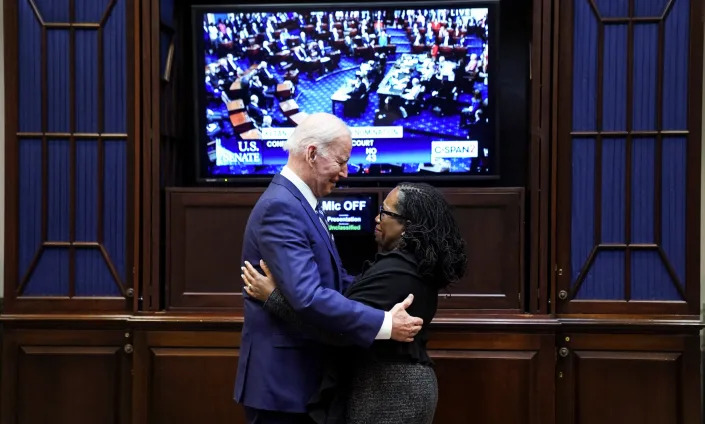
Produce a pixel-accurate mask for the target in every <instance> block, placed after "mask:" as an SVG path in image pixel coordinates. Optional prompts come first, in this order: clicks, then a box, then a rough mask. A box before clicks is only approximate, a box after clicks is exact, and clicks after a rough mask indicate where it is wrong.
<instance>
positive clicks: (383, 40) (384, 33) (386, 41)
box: [377, 29, 389, 47]
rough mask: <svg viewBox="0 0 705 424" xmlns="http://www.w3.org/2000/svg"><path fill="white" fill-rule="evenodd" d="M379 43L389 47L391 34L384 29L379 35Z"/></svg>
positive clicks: (381, 45)
mask: <svg viewBox="0 0 705 424" xmlns="http://www.w3.org/2000/svg"><path fill="white" fill-rule="evenodd" d="M377 45H378V46H380V47H387V46H388V45H389V36H388V35H387V31H385V30H384V29H383V30H382V32H380V33H379V37H377Z"/></svg>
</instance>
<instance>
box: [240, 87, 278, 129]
mask: <svg viewBox="0 0 705 424" xmlns="http://www.w3.org/2000/svg"><path fill="white" fill-rule="evenodd" d="M245 110H246V111H247V116H249V117H250V119H252V120H253V121H254V123H255V125H257V127H258V128H261V127H271V126H272V117H271V116H269V112H267V110H265V109H262V108H260V106H259V98H258V97H257V96H256V95H254V94H253V95H252V96H250V103H249V104H248V105H247V106H246V107H245Z"/></svg>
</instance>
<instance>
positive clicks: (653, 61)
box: [554, 0, 703, 315]
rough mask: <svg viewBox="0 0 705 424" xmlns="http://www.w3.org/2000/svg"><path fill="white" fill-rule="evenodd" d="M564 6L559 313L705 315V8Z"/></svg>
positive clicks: (574, 1) (685, 3) (685, 2)
mask: <svg viewBox="0 0 705 424" xmlns="http://www.w3.org/2000/svg"><path fill="white" fill-rule="evenodd" d="M558 3H560V19H559V20H558V22H557V24H558V27H559V29H558V31H559V34H560V36H559V37H557V40H559V41H558V43H559V45H558V46H557V47H558V62H557V63H558V69H557V71H558V73H557V75H558V92H559V94H558V102H557V103H556V105H555V106H554V107H555V108H556V109H555V110H556V114H557V124H556V125H557V130H558V132H557V137H556V141H555V146H556V149H555V151H556V152H557V153H556V178H555V181H556V195H555V198H554V204H555V207H556V217H557V222H556V224H557V225H556V232H555V234H556V236H555V237H556V243H555V249H554V253H555V257H556V262H555V269H556V285H555V287H556V298H557V299H556V303H554V304H555V305H556V306H555V311H556V312H557V313H561V314H563V313H609V314H641V313H649V314H682V315H686V314H689V315H697V314H698V313H699V287H700V264H699V261H700V253H699V249H700V150H701V140H700V138H701V120H702V114H701V110H702V90H701V86H702V74H703V72H702V61H703V59H702V56H703V55H702V50H703V49H702V43H703V32H702V31H703V22H702V8H703V2H702V1H696V0H678V1H668V2H667V1H663V2H659V1H657V2H651V3H649V6H647V5H646V3H643V4H642V2H638V1H631V2H627V1H624V2H596V1H591V0H568V1H565V2H563V1H561V2H556V4H557V5H558ZM629 5H631V7H630V6H629Z"/></svg>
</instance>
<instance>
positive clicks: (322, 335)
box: [241, 260, 353, 346]
mask: <svg viewBox="0 0 705 424" xmlns="http://www.w3.org/2000/svg"><path fill="white" fill-rule="evenodd" d="M259 263H260V267H261V268H262V271H264V273H265V275H262V274H260V273H259V272H258V271H257V270H256V269H255V268H254V267H253V266H252V264H250V263H249V262H247V261H245V266H244V267H242V268H241V269H242V275H241V277H242V279H243V280H244V281H245V291H246V292H247V294H249V295H250V296H252V297H254V298H255V299H257V300H259V301H262V302H264V303H263V305H262V307H263V308H264V309H265V310H266V311H267V312H269V313H270V314H272V315H274V316H275V317H277V318H279V319H281V320H282V321H284V322H286V324H287V325H288V326H289V327H290V328H292V329H293V330H297V331H300V332H302V333H305V334H308V335H311V336H313V337H314V338H316V339H317V340H318V341H320V342H321V343H325V344H329V345H334V346H346V345H352V344H353V343H352V342H350V341H346V340H345V338H344V337H343V336H342V335H341V334H335V333H332V332H329V331H326V330H323V329H320V328H318V327H315V326H312V325H308V324H306V323H305V322H304V321H303V320H302V319H301V317H299V315H298V314H297V313H296V311H295V310H294V308H292V307H291V304H290V303H289V302H288V301H287V300H286V298H285V297H284V295H283V294H282V292H281V290H279V289H278V288H277V287H276V281H274V277H272V274H271V273H270V271H269V267H267V264H266V263H265V262H264V261H262V260H260V262H259Z"/></svg>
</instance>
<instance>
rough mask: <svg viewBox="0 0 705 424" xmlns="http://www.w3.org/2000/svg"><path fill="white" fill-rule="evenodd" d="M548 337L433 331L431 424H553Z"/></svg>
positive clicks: (551, 341) (551, 352)
mask: <svg viewBox="0 0 705 424" xmlns="http://www.w3.org/2000/svg"><path fill="white" fill-rule="evenodd" d="M553 345H554V337H553V335H552V334H519V333H516V334H514V333H512V334H508V333H476V332H472V331H468V332H458V333H446V334H443V333H442V330H438V331H433V332H432V333H431V337H430V341H429V354H430V355H431V357H432V359H433V361H434V362H435V369H436V374H437V376H438V381H439V383H438V384H439V390H438V392H439V401H438V409H437V410H436V417H435V421H434V422H435V423H439V424H441V423H461V422H478V423H495V422H496V423H517V424H518V423H526V424H550V423H553V422H554V409H553V397H554V378H553V375H554V356H555V351H554V349H553Z"/></svg>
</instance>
